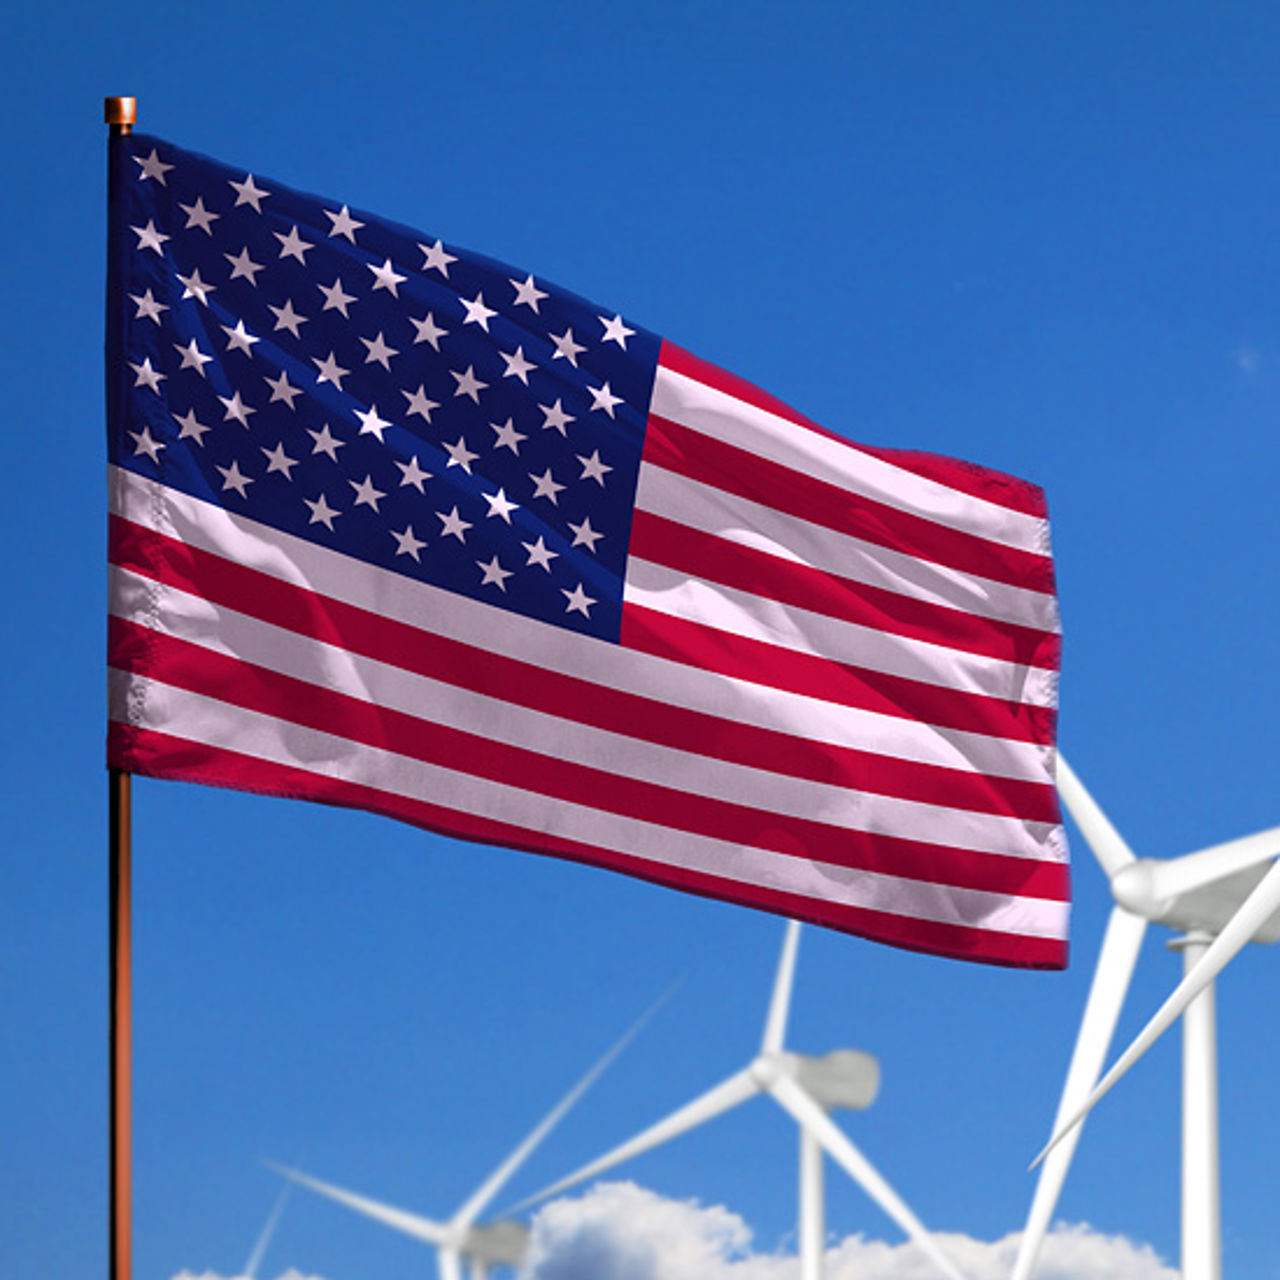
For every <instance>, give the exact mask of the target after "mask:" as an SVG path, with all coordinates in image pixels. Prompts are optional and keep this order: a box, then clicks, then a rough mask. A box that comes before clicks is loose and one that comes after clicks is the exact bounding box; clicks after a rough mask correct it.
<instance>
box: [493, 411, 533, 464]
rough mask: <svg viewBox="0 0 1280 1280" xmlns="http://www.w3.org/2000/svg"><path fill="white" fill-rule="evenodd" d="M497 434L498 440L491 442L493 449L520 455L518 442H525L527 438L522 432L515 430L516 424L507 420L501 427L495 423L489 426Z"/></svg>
mask: <svg viewBox="0 0 1280 1280" xmlns="http://www.w3.org/2000/svg"><path fill="white" fill-rule="evenodd" d="M489 425H490V426H491V427H492V428H493V429H494V430H495V431H496V432H497V433H498V438H497V439H496V440H495V441H494V442H493V447H494V448H495V449H510V450H511V452H512V453H514V454H516V455H517V456H518V455H519V453H520V441H521V440H527V439H528V438H529V437H528V436H527V435H525V434H524V432H523V431H517V430H516V424H515V423H514V422H513V421H512V420H511V419H510V418H508V419H507V420H506V422H504V423H503V424H502V425H501V426H499V425H498V424H497V423H496V422H491V423H490V424H489Z"/></svg>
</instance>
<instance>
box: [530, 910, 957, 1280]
mask: <svg viewBox="0 0 1280 1280" xmlns="http://www.w3.org/2000/svg"><path fill="white" fill-rule="evenodd" d="M799 937H800V926H799V924H798V923H797V922H796V921H794V920H792V921H789V922H788V924H787V931H786V935H785V938H784V940H783V944H782V956H781V958H780V960H779V962H778V972H777V976H776V977H775V979H774V984H773V996H772V999H771V1000H770V1002H769V1011H768V1016H767V1017H766V1019H765V1026H764V1035H763V1037H762V1039H761V1042H760V1049H759V1052H758V1053H757V1054H756V1055H755V1057H754V1058H752V1059H751V1061H750V1062H749V1063H747V1065H746V1066H745V1067H743V1068H742V1070H740V1071H736V1072H735V1073H734V1074H733V1075H731V1076H730V1077H729V1078H728V1079H727V1080H724V1081H722V1082H721V1083H720V1084H718V1085H715V1086H714V1087H713V1088H711V1089H708V1090H707V1092H706V1093H704V1094H702V1095H701V1096H700V1097H698V1098H695V1099H694V1100H693V1101H692V1102H690V1103H687V1104H686V1105H685V1106H683V1107H680V1108H679V1109H678V1110H676V1111H674V1112H673V1113H672V1114H671V1115H669V1116H667V1118H666V1119H665V1120H660V1121H658V1123H657V1124H655V1125H652V1126H650V1127H649V1128H648V1129H646V1130H644V1132H643V1133H640V1134H638V1135H637V1136H636V1137H634V1138H632V1139H630V1140H629V1141H628V1142H624V1143H622V1144H621V1145H620V1146H618V1147H615V1148H614V1149H613V1150H612V1151H610V1152H608V1153H607V1154H606V1155H603V1156H601V1157H600V1158H599V1159H597V1160H593V1161H592V1162H591V1163H590V1164H587V1165H584V1166H583V1167H582V1168H581V1169H578V1170H577V1171H576V1172H574V1173H571V1174H569V1175H568V1176H567V1177H565V1178H561V1179H560V1181H559V1182H556V1183H554V1184H553V1185H551V1186H549V1187H547V1188H545V1189H544V1190H542V1191H540V1192H538V1193H537V1194H536V1195H534V1196H530V1197H529V1198H528V1199H527V1200H524V1201H522V1202H521V1203H520V1204H519V1205H517V1206H516V1208H517V1209H522V1208H525V1207H526V1206H528V1205H530V1204H533V1203H535V1202H537V1201H539V1200H544V1199H546V1198H547V1197H548V1196H552V1195H555V1194H556V1193H557V1192H560V1191H564V1190H565V1189H566V1188H568V1187H571V1186H574V1185H575V1184H577V1183H579V1182H582V1181H584V1180H585V1179H587V1178H591V1177H594V1176H595V1175H597V1174H600V1173H604V1172H605V1171H606V1170H608V1169H612V1168H613V1167H614V1166H615V1165H618V1164H621V1163H622V1162H623V1161H624V1160H629V1159H630V1158H631V1157H632V1156H638V1155H640V1154H641V1153H642V1152H645V1151H649V1150H651V1149H652V1148H654V1147H657V1146H659V1145H661V1144H662V1143H664V1142H667V1141H669V1140H670V1139H672V1138H675V1137H678V1136H679V1135H680V1134H682V1133H687V1132H688V1131H689V1130H690V1129H693V1128H696V1127H697V1126H698V1125H700V1124H705V1123H706V1122H707V1121H708V1120H710V1119H712V1118H713V1117H715V1116H718V1115H720V1114H721V1113H722V1112H725V1111H728V1110H730V1109H731V1108H733V1107H736V1106H738V1105H739V1104H740V1103H743V1102H746V1101H747V1100H748V1099H750V1098H753V1097H755V1096H756V1094H758V1093H767V1094H768V1095H769V1096H770V1097H771V1098H772V1099H773V1100H774V1101H775V1102H776V1103H777V1104H778V1105H779V1106H780V1107H781V1108H782V1109H783V1111H785V1112H786V1113H787V1114H788V1115H789V1116H790V1117H791V1118H792V1120H794V1121H795V1123H796V1125H797V1126H798V1127H799V1130H800V1218H799V1231H798V1235H799V1242H800V1275H801V1280H821V1276H822V1255H823V1248H824V1237H825V1222H824V1218H825V1212H824V1201H823V1185H822V1177H823V1163H822V1161H823V1153H824V1152H825V1153H826V1154H827V1155H829V1156H831V1158H832V1159H833V1160H834V1161H835V1162H836V1163H837V1164H838V1165H839V1166H840V1167H841V1168H842V1169H844V1171H845V1172H846V1173H847V1174H848V1175H849V1176H850V1177H851V1178H852V1179H853V1180H854V1181H855V1182H856V1183H857V1184H858V1185H859V1186H861V1187H862V1188H863V1190H864V1191H866V1193H867V1194H868V1195H869V1196H870V1197H871V1198H872V1199H873V1200H874V1201H875V1202H876V1204H878V1205H879V1206H880V1207H881V1208H882V1209H883V1210H884V1211H885V1213H887V1214H888V1215H889V1216H890V1217H891V1218H892V1219H893V1220H894V1222H896V1223H897V1224H898V1225H899V1226H900V1227H901V1228H902V1230H903V1231H905V1232H906V1234H907V1235H908V1236H909V1237H910V1238H911V1239H912V1240H914V1241H915V1242H916V1244H918V1245H919V1246H920V1248H921V1249H922V1250H923V1251H924V1252H925V1254H926V1255H927V1256H928V1257H929V1258H930V1259H932V1261H933V1262H934V1264H935V1265H936V1266H937V1267H938V1269H939V1270H940V1271H941V1272H943V1274H944V1275H946V1276H949V1277H950V1278H951V1280H962V1278H961V1276H960V1273H959V1271H957V1269H956V1267H955V1265H954V1264H953V1263H952V1262H951V1260H950V1259H949V1258H948V1257H947V1256H946V1254H944V1253H943V1252H942V1250H941V1249H940V1248H939V1247H938V1245H937V1243H936V1242H935V1241H934V1239H933V1238H932V1237H931V1236H930V1235H929V1233H928V1231H926V1230H925V1228H924V1226H923V1225H922V1224H921V1222H920V1220H919V1219H918V1218H917V1217H916V1216H915V1214H914V1213H912V1212H911V1210H910V1209H909V1208H908V1207H907V1205H906V1204H905V1203H904V1202H903V1200H902V1199H901V1197H900V1196H899V1195H898V1194H897V1192H895V1191H894V1190H893V1188H892V1187H891V1186H890V1185H889V1184H888V1183H887V1182H886V1181H885V1180H884V1178H883V1177H882V1176H881V1175H880V1174H879V1173H878V1172H877V1171H876V1170H875V1168H874V1167H873V1166H872V1165H871V1164H870V1162H869V1161H868V1160H867V1158H866V1157H865V1156H864V1155H863V1154H862V1152H860V1151H859V1150H858V1148H857V1147H855V1146H854V1145H853V1143H852V1142H851V1141H850V1140H849V1139H848V1137H846V1136H845V1133H844V1131H843V1130H842V1129H840V1128H839V1127H838V1126H837V1125H836V1124H835V1123H834V1122H833V1121H832V1119H831V1117H830V1115H829V1114H828V1112H830V1111H832V1110H834V1109H836V1108H838V1107H844V1108H848V1109H850V1110H859V1111H860V1110H865V1109H866V1108H867V1107H869V1106H870V1105H871V1103H872V1102H873V1101H874V1099H875V1096H876V1092H877V1090H878V1089H879V1085H880V1067H879V1064H878V1063H877V1062H876V1060H875V1058H873V1057H872V1056H871V1055H870V1054H867V1053H861V1052H859V1051H857V1050H854V1049H837V1050H835V1051H834V1052H833V1053H828V1054H827V1055H825V1056H824V1057H821V1058H815V1057H809V1056H808V1055H806V1054H799V1053H792V1052H788V1051H787V1050H786V1049H785V1048H784V1047H783V1045H784V1042H785V1038H786V1029H787V1014H788V1010H789V1008H790V1004H791V989H792V985H793V982H794V978H795V963H796V947H797V944H798V942H799Z"/></svg>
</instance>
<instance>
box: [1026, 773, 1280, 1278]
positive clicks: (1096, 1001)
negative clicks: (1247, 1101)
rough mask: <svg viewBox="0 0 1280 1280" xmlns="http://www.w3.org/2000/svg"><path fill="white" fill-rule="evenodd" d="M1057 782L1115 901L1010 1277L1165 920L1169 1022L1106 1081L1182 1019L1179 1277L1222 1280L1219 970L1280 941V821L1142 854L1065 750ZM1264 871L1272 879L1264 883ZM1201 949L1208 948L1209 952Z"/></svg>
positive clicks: (1029, 1263) (1049, 1199)
mask: <svg viewBox="0 0 1280 1280" xmlns="http://www.w3.org/2000/svg"><path fill="white" fill-rule="evenodd" d="M1058 790H1059V793H1060V794H1061V796H1062V799H1063V802H1064V803H1065V804H1066V807H1067V809H1068V811H1069V812H1070V814H1071V816H1072V817H1073V818H1074V819H1075V821H1076V825H1077V826H1078V827H1079V828H1080V831H1081V833H1082V834H1083V835H1084V838H1085V840H1086V841H1087V842H1088V844H1089V847H1090V848H1091V849H1092V850H1093V853H1094V856H1095V857H1096V858H1097V859H1098V862H1099V864H1100V865H1101V867H1102V870H1103V872H1104V873H1105V874H1106V876H1107V880H1108V883H1109V885H1110V888H1111V893H1112V896H1113V897H1114V899H1115V906H1114V907H1113V908H1112V911H1111V916H1110V919H1109V920H1108V922H1107V929H1106V933H1105V935H1104V936H1103V941H1102V951H1101V953H1100V954H1099V956H1098V965H1097V968H1096V969H1095V970H1094V975H1093V983H1092V985H1091V987H1090V990H1089V997H1088V1000H1087V1001H1086V1003H1085V1010H1084V1017H1083V1019H1082V1020H1081V1023H1080V1031H1079V1033H1078V1035H1077V1038H1076V1046H1075V1051H1074V1052H1073V1054H1072V1057H1071V1065H1070V1067H1069V1068H1068V1070H1067V1080H1066V1084H1065V1086H1064V1087H1063V1091H1062V1100H1061V1102H1060V1103H1059V1105H1058V1114H1057V1117H1056V1118H1055V1120H1054V1124H1053V1128H1054V1133H1055V1135H1056V1137H1055V1138H1054V1140H1053V1142H1052V1143H1051V1144H1050V1147H1049V1148H1046V1152H1047V1155H1042V1157H1041V1158H1042V1159H1043V1160H1044V1164H1043V1167H1042V1168H1041V1170H1040V1178H1039V1182H1038V1183H1037V1185H1036V1191H1035V1196H1034V1198H1033V1200H1032V1203H1031V1211H1030V1214H1029V1215H1028V1217H1027V1225H1026V1229H1025V1231H1024V1232H1023V1236H1022V1243H1021V1246H1020V1248H1019V1251H1018V1257H1017V1260H1016V1262H1015V1264H1014V1269H1013V1280H1028V1277H1029V1276H1031V1274H1032V1270H1033V1268H1034V1266H1035V1261H1036V1255H1037V1253H1038V1252H1039V1249H1040V1245H1041V1243H1042V1242H1043V1240H1044V1236H1045V1232H1046V1231H1047V1230H1048V1226H1049V1220H1050V1218H1051V1217H1052V1216H1053V1211H1054V1207H1055V1206H1056V1204H1057V1201H1058V1194H1059V1192H1060V1191H1061V1190H1062V1184H1063V1182H1064V1180H1065V1179H1066V1176H1067V1169H1068V1168H1069V1166H1070V1164H1071V1157H1072V1155H1073V1153H1074V1151H1075V1147H1076V1143H1077V1141H1078V1140H1079V1137H1080V1125H1079V1121H1080V1120H1081V1119H1082V1118H1083V1115H1084V1113H1085V1111H1087V1109H1088V1107H1089V1106H1092V1104H1093V1102H1095V1101H1096V1100H1097V1098H1098V1097H1100V1096H1101V1094H1102V1092H1104V1090H1103V1089H1102V1088H1101V1087H1100V1088H1099V1089H1097V1090H1094V1088H1093V1086H1094V1082H1095V1081H1096V1080H1097V1079H1098V1074H1099V1072H1100V1071H1101V1069H1102V1063H1103V1060H1104V1058H1105V1057H1106V1053H1107V1049H1108V1047H1109V1046H1110V1043H1111V1036H1112V1033H1113V1032H1114V1030H1115V1025H1116V1021H1117V1019H1118V1018H1119V1016H1120V1008H1121V1005H1122V1004H1123V1003H1124V997H1125V993H1126V992H1127V991H1128V988H1129V980H1130V978H1131V977H1132V975H1133V969H1134V965H1135V964H1136V963H1137V959H1138V951H1139V948H1140V947H1141V945H1142V938H1143V935H1144V933H1145V932H1146V927H1147V924H1148V922H1152V923H1156V924H1162V925H1166V926H1167V927H1168V928H1170V929H1173V930H1174V931H1175V932H1176V933H1177V934H1178V935H1179V936H1178V937H1176V938H1175V939H1174V940H1173V941H1172V942H1170V943H1169V946H1170V947H1172V948H1173V949H1176V950H1180V951H1181V952H1182V957H1183V970H1184V974H1185V975H1186V976H1185V977H1184V980H1183V983H1182V984H1181V985H1180V986H1179V988H1178V991H1176V992H1175V993H1174V996H1173V997H1171V998H1170V1000H1168V1001H1166V1003H1165V1006H1164V1008H1162V1010H1161V1011H1160V1014H1158V1015H1157V1020H1159V1019H1160V1018H1161V1017H1162V1016H1163V1025H1162V1026H1160V1027H1159V1028H1158V1029H1156V1030H1155V1031H1154V1034H1153V1033H1152V1031H1153V1027H1155V1022H1156V1020H1153V1023H1152V1024H1151V1026H1149V1027H1148V1028H1147V1030H1146V1031H1145V1032H1144V1033H1143V1034H1142V1036H1140V1037H1139V1040H1140V1041H1142V1042H1143V1043H1141V1046H1140V1047H1139V1045H1138V1044H1135V1046H1134V1048H1133V1049H1131V1050H1130V1052H1129V1053H1128V1054H1126V1055H1125V1058H1126V1059H1127V1061H1126V1060H1125V1059H1122V1060H1121V1062H1120V1063H1118V1064H1117V1069H1113V1071H1112V1072H1111V1073H1109V1075H1108V1077H1107V1080H1106V1081H1104V1084H1105V1085H1106V1087H1107V1088H1109V1087H1110V1085H1111V1084H1112V1083H1114V1081H1115V1080H1116V1079H1118V1078H1119V1076H1120V1074H1122V1071H1123V1070H1126V1069H1127V1068H1128V1066H1129V1065H1131V1064H1132V1062H1133V1061H1136V1059H1137V1057H1138V1056H1140V1054H1141V1053H1142V1052H1143V1051H1144V1050H1145V1048H1146V1047H1147V1046H1148V1045H1150V1044H1151V1043H1152V1042H1153V1041H1154V1040H1155V1038H1156V1035H1158V1034H1159V1031H1160V1030H1163V1029H1164V1027H1166V1026H1168V1025H1169V1024H1170V1023H1171V1022H1172V1021H1173V1020H1174V1019H1176V1017H1177V1016H1178V1015H1179V1014H1181V1015H1182V1028H1183V1040H1182V1276H1183V1280H1218V1277H1219V1276H1220V1275H1221V1241H1220V1220H1221V1215H1220V1205H1219V1187H1218V1080H1217V1046H1216V1031H1215V1025H1214V1023H1215V1018H1214V991H1213V977H1214V976H1215V975H1216V973H1217V972H1219V971H1220V970H1221V968H1222V967H1223V966H1224V965H1225V963H1226V961H1227V960H1229V959H1230V957H1231V955H1234V954H1235V951H1237V950H1239V949H1240V947H1241V946H1243V945H1244V943H1245V942H1247V941H1254V942H1274V941H1276V939H1277V938H1280V911H1278V910H1277V908H1280V896H1277V893H1276V892H1275V891H1274V887H1275V886H1280V879H1277V878H1276V876H1275V875H1274V874H1269V873H1268V868H1267V867H1266V865H1265V864H1266V863H1267V862H1268V861H1270V860H1271V859H1272V858H1274V857H1276V855H1277V854H1280V827H1272V828H1270V829H1268V830H1266V831H1260V832H1257V833H1256V834H1254V835H1250V836H1243V837H1241V838H1240V839H1238V840H1230V841H1227V842H1226V843H1225V844H1218V845H1212V846H1210V847H1209V848H1206V849H1200V850H1197V851H1196V852H1194V853H1188V854H1184V855H1183V856H1182V857H1180V858H1172V859H1168V860H1155V859H1151V858H1137V857H1135V856H1134V854H1133V851H1132V850H1131V849H1130V848H1129V846H1128V845H1127V844H1126V843H1125V841H1124V839H1123V838H1122V837H1121V835H1120V833H1119V832H1118V831H1117V830H1116V829H1115V827H1113V826H1112V825H1111V823H1110V821H1109V820H1108V819H1107V816H1106V815H1105V814H1104V813H1103V812H1102V810H1101V808H1099V806H1098V805H1097V803H1096V802H1095V801H1094V799H1093V798H1092V797H1091V796H1090V795H1089V793H1088V792H1087V791H1086V790H1085V789H1084V787H1083V785H1082V784H1081V782H1080V780H1079V778H1077V777H1076V775H1075V773H1074V772H1072V770H1071V768H1070V766H1069V765H1068V764H1067V762H1066V761H1065V760H1064V759H1063V758H1062V756H1061V755H1059V757H1058ZM1264 878H1265V879H1266V880H1267V881H1269V882H1270V883H1268V884H1267V885H1266V886H1265V888H1264V889H1259V886H1260V885H1262V884H1263V881H1264ZM1255 890H1259V892H1258V893H1255ZM1259 894H1262V896H1261V897H1260V896H1259ZM1246 904H1249V905H1250V906H1251V912H1250V914H1248V915H1245V913H1244V912H1243V910H1242V907H1243V906H1245V905H1246ZM1219 935H1221V937H1220V938H1219ZM1215 938H1218V942H1215ZM1219 944H1228V945H1229V946H1231V947H1233V949H1232V950H1230V953H1229V954H1227V947H1226V946H1223V945H1219ZM1206 952H1211V953H1213V954H1210V955H1209V956H1206ZM1202 957H1204V958H1205V959H1207V960H1209V961H1211V962H1218V963H1216V967H1215V968H1213V969H1212V972H1210V971H1209V970H1208V969H1207V968H1206V967H1205V966H1202V965H1200V964H1199V963H1198V962H1199V961H1200V960H1201V958H1202ZM1219 961H1220V962H1219ZM1193 976H1194V981H1193ZM1175 999H1176V1000H1177V1003H1176V1004H1175ZM1135 1050H1136V1051H1135ZM1091 1091H1093V1092H1092V1094H1091ZM1086 1099H1088V1101H1087V1103H1086Z"/></svg>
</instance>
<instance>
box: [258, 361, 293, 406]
mask: <svg viewBox="0 0 1280 1280" xmlns="http://www.w3.org/2000/svg"><path fill="white" fill-rule="evenodd" d="M263 381H264V382H265V383H266V384H267V386H269V387H270V388H271V399H270V401H269V402H268V403H270V404H275V402H276V401H277V400H283V401H284V402H285V404H287V405H288V406H289V408H290V409H292V408H293V402H294V400H296V399H297V398H298V396H300V395H301V394H302V388H301V387H294V386H291V385H290V384H289V375H288V374H287V373H285V371H284V370H283V369H281V370H280V376H279V377H278V378H277V379H276V380H275V381H274V382H272V380H271V379H270V378H264V379H263Z"/></svg>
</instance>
